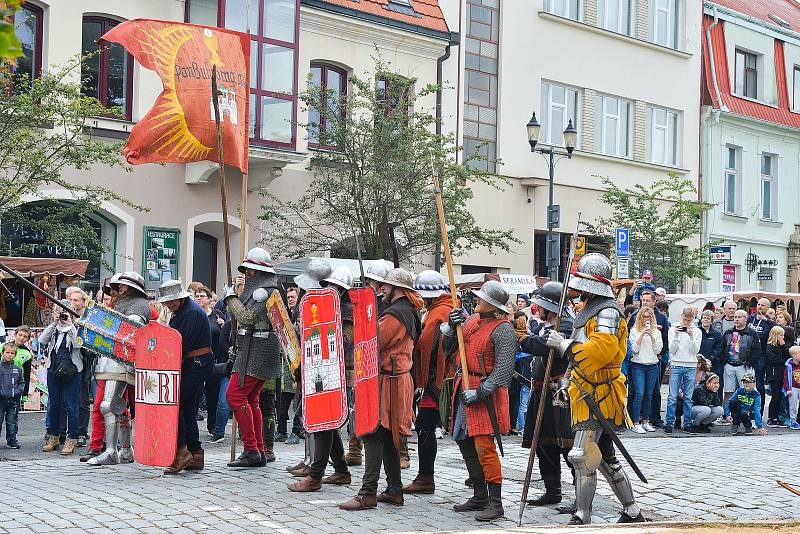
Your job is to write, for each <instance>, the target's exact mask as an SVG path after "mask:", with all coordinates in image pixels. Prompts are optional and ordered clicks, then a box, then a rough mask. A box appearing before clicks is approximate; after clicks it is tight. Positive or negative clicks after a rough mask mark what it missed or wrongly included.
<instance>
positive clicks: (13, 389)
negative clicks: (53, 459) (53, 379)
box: [0, 341, 25, 449]
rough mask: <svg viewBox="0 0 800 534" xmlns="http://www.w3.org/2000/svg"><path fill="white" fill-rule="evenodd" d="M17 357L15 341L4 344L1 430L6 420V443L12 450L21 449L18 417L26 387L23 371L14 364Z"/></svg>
mask: <svg viewBox="0 0 800 534" xmlns="http://www.w3.org/2000/svg"><path fill="white" fill-rule="evenodd" d="M16 355H17V345H16V344H15V343H14V342H13V341H8V342H6V343H4V344H3V356H2V361H0V430H2V425H3V420H5V422H6V443H8V446H9V447H11V448H12V449H19V443H18V442H17V420H18V417H17V416H18V414H19V400H20V397H21V396H22V392H23V388H24V387H25V381H24V380H23V379H22V371H21V370H20V368H19V367H17V366H16V365H15V364H14V357H15V356H16Z"/></svg>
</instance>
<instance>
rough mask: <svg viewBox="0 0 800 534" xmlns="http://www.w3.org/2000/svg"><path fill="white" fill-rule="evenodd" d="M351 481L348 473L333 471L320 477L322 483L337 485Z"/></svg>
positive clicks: (343, 484) (344, 484) (345, 484)
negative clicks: (327, 475) (329, 474)
mask: <svg viewBox="0 0 800 534" xmlns="http://www.w3.org/2000/svg"><path fill="white" fill-rule="evenodd" d="M352 481H353V478H352V477H351V476H350V473H334V474H332V475H331V476H329V477H325V478H323V479H322V483H323V484H336V485H337V486H347V485H348V484H350V483H351V482H352Z"/></svg>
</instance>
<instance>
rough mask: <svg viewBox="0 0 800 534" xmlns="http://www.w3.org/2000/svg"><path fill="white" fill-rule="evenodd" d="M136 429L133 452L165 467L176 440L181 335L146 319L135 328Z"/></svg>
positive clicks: (141, 460) (142, 460) (144, 461)
mask: <svg viewBox="0 0 800 534" xmlns="http://www.w3.org/2000/svg"><path fill="white" fill-rule="evenodd" d="M135 339H136V432H134V433H133V438H134V441H133V454H134V457H135V458H136V461H137V462H139V463H140V464H144V465H152V466H156V467H167V466H168V465H170V464H171V463H172V461H173V460H174V459H175V452H176V447H177V443H178V402H179V401H180V389H181V356H182V352H181V335H180V333H179V332H178V331H177V330H174V329H172V328H169V327H168V326H164V325H161V324H159V323H157V322H156V321H150V323H148V324H147V326H144V327H142V328H140V329H139V330H138V331H137V332H136V336H135Z"/></svg>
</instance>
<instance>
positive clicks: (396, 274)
mask: <svg viewBox="0 0 800 534" xmlns="http://www.w3.org/2000/svg"><path fill="white" fill-rule="evenodd" d="M383 283H384V284H388V285H390V286H394V287H403V288H406V289H412V290H413V289H414V277H413V276H411V273H409V272H408V271H406V270H405V269H402V268H400V267H395V268H394V269H392V270H391V271H389V272H388V273H386V277H385V278H384V279H383Z"/></svg>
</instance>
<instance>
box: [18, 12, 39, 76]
mask: <svg viewBox="0 0 800 534" xmlns="http://www.w3.org/2000/svg"><path fill="white" fill-rule="evenodd" d="M14 33H16V35H17V39H19V43H20V45H21V46H22V56H21V57H19V58H18V59H17V66H16V67H15V68H14V74H16V75H18V76H20V77H23V76H24V77H26V78H27V79H28V80H32V79H34V78H38V77H39V74H40V73H41V71H42V10H41V9H40V8H38V7H36V6H34V5H32V4H25V5H24V6H22V7H21V8H20V9H19V11H17V12H16V13H15V14H14ZM21 83H23V84H24V82H21Z"/></svg>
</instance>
